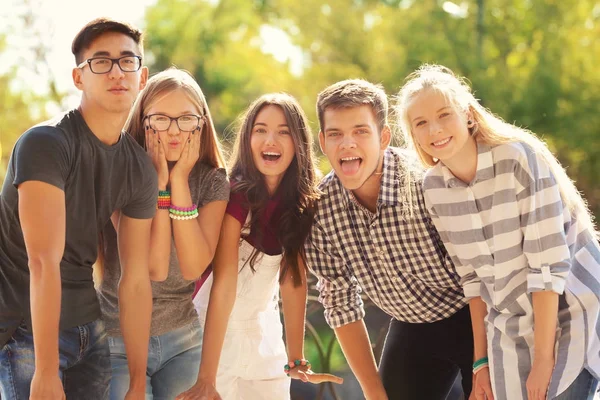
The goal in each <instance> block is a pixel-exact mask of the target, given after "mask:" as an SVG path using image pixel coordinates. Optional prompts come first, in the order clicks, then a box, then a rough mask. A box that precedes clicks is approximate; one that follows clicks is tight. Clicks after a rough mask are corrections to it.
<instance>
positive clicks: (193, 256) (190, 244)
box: [171, 177, 214, 280]
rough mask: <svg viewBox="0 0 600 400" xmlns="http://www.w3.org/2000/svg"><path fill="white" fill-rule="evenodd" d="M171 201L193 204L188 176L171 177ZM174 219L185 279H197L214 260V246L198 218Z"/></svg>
mask: <svg viewBox="0 0 600 400" xmlns="http://www.w3.org/2000/svg"><path fill="white" fill-rule="evenodd" d="M171 203H173V204H174V205H176V206H179V207H189V206H191V205H192V196H191V193H190V187H189V183H188V181H187V178H186V179H183V178H177V177H173V178H172V179H171ZM172 221H173V224H172V226H173V238H174V240H175V249H176V250H177V259H178V261H179V268H180V269H181V273H182V275H183V277H184V278H185V279H188V280H194V279H197V278H198V277H199V276H200V275H202V273H203V272H204V271H205V270H206V268H207V267H208V264H210V262H211V261H212V259H213V256H214V248H211V246H210V245H209V242H208V240H207V238H206V235H205V234H204V232H203V231H202V229H201V227H200V224H199V223H198V219H196V218H195V219H189V220H176V219H173V220H172Z"/></svg>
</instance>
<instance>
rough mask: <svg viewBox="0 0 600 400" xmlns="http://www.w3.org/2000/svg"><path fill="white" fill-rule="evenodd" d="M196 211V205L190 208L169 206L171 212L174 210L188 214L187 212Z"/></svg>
mask: <svg viewBox="0 0 600 400" xmlns="http://www.w3.org/2000/svg"><path fill="white" fill-rule="evenodd" d="M197 209H198V206H197V205H196V204H192V206H191V207H177V206H176V205H175V204H171V210H174V211H183V212H186V211H188V212H189V211H194V210H197Z"/></svg>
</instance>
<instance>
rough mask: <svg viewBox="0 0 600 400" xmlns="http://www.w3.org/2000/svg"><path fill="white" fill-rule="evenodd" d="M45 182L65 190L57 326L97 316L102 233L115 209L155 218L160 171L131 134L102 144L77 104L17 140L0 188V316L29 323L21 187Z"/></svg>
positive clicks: (66, 326) (72, 323)
mask: <svg viewBox="0 0 600 400" xmlns="http://www.w3.org/2000/svg"><path fill="white" fill-rule="evenodd" d="M26 181H42V182H46V183H49V184H51V185H53V186H56V187H58V188H59V189H61V190H63V191H64V193H65V202H66V237H65V249H64V253H63V258H62V260H61V262H60V273H61V282H62V284H61V286H62V299H61V314H60V328H61V329H66V328H70V327H74V326H77V325H83V324H86V323H89V322H91V321H94V320H95V319H97V318H99V317H100V307H99V305H98V300H97V298H96V292H95V290H94V283H93V280H92V265H93V264H94V262H95V261H96V257H97V252H98V233H99V232H100V230H101V229H102V227H104V226H105V225H106V222H107V221H109V220H110V215H111V214H112V213H113V211H114V210H116V209H121V210H123V213H124V214H125V215H127V216H129V217H132V218H143V219H147V218H152V217H153V216H154V213H155V212H156V198H157V193H158V186H157V177H156V171H155V170H154V167H153V166H152V162H151V160H150V158H149V157H148V156H147V155H146V154H145V151H144V150H143V149H142V148H141V147H140V146H139V145H138V144H137V143H136V142H135V141H134V140H133V139H132V137H131V136H129V135H126V134H124V133H123V134H121V137H120V139H119V141H118V142H117V143H116V144H114V145H112V146H109V145H106V144H104V143H102V142H101V141H100V140H99V139H98V138H97V137H96V136H95V135H94V134H93V133H92V131H91V130H90V129H89V127H88V126H87V124H86V123H85V121H84V119H83V117H82V115H81V113H80V112H79V111H78V110H72V111H69V112H67V113H65V114H62V115H60V116H58V117H57V118H55V119H53V120H51V121H48V122H44V123H42V124H40V125H37V126H35V127H33V128H31V129H30V130H28V131H27V132H25V133H24V134H23V135H22V136H21V137H20V138H19V140H18V141H17V143H16V145H15V147H14V149H13V152H12V155H11V158H10V161H9V163H8V171H7V174H6V179H5V181H4V185H3V187H2V192H1V194H0V320H4V321H9V320H10V321H17V322H20V321H21V320H23V319H24V320H25V323H26V324H27V326H28V327H31V310H30V304H29V268H28V265H27V261H28V258H27V252H26V249H25V243H24V239H23V232H22V230H21V224H20V221H19V209H18V203H19V193H18V191H17V187H18V186H19V185H20V184H22V183H23V182H26Z"/></svg>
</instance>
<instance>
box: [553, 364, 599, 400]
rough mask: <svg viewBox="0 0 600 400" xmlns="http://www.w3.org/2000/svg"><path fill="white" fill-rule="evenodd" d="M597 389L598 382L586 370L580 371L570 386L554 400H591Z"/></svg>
mask: <svg viewBox="0 0 600 400" xmlns="http://www.w3.org/2000/svg"><path fill="white" fill-rule="evenodd" d="M597 389H598V380H597V379H596V378H594V377H593V376H592V374H590V372H589V371H588V370H587V369H584V370H583V371H581V373H580V374H579V375H577V378H575V380H574V381H573V383H572V384H571V386H569V387H568V388H567V390H565V391H564V392H562V393H561V394H559V395H558V397H555V398H554V400H593V398H594V394H595V393H596V390H597Z"/></svg>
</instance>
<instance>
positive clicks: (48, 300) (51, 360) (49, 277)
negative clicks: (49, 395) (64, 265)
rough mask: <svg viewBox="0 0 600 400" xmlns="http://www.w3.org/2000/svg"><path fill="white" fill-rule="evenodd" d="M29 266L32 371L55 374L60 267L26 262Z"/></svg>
mask: <svg viewBox="0 0 600 400" xmlns="http://www.w3.org/2000/svg"><path fill="white" fill-rule="evenodd" d="M29 267H30V302H31V320H32V324H33V326H32V328H33V343H34V352H35V369H36V371H38V372H50V373H58V366H59V360H58V335H59V321H60V304H61V279H60V266H59V265H48V264H46V265H44V262H36V261H32V260H30V261H29Z"/></svg>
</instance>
